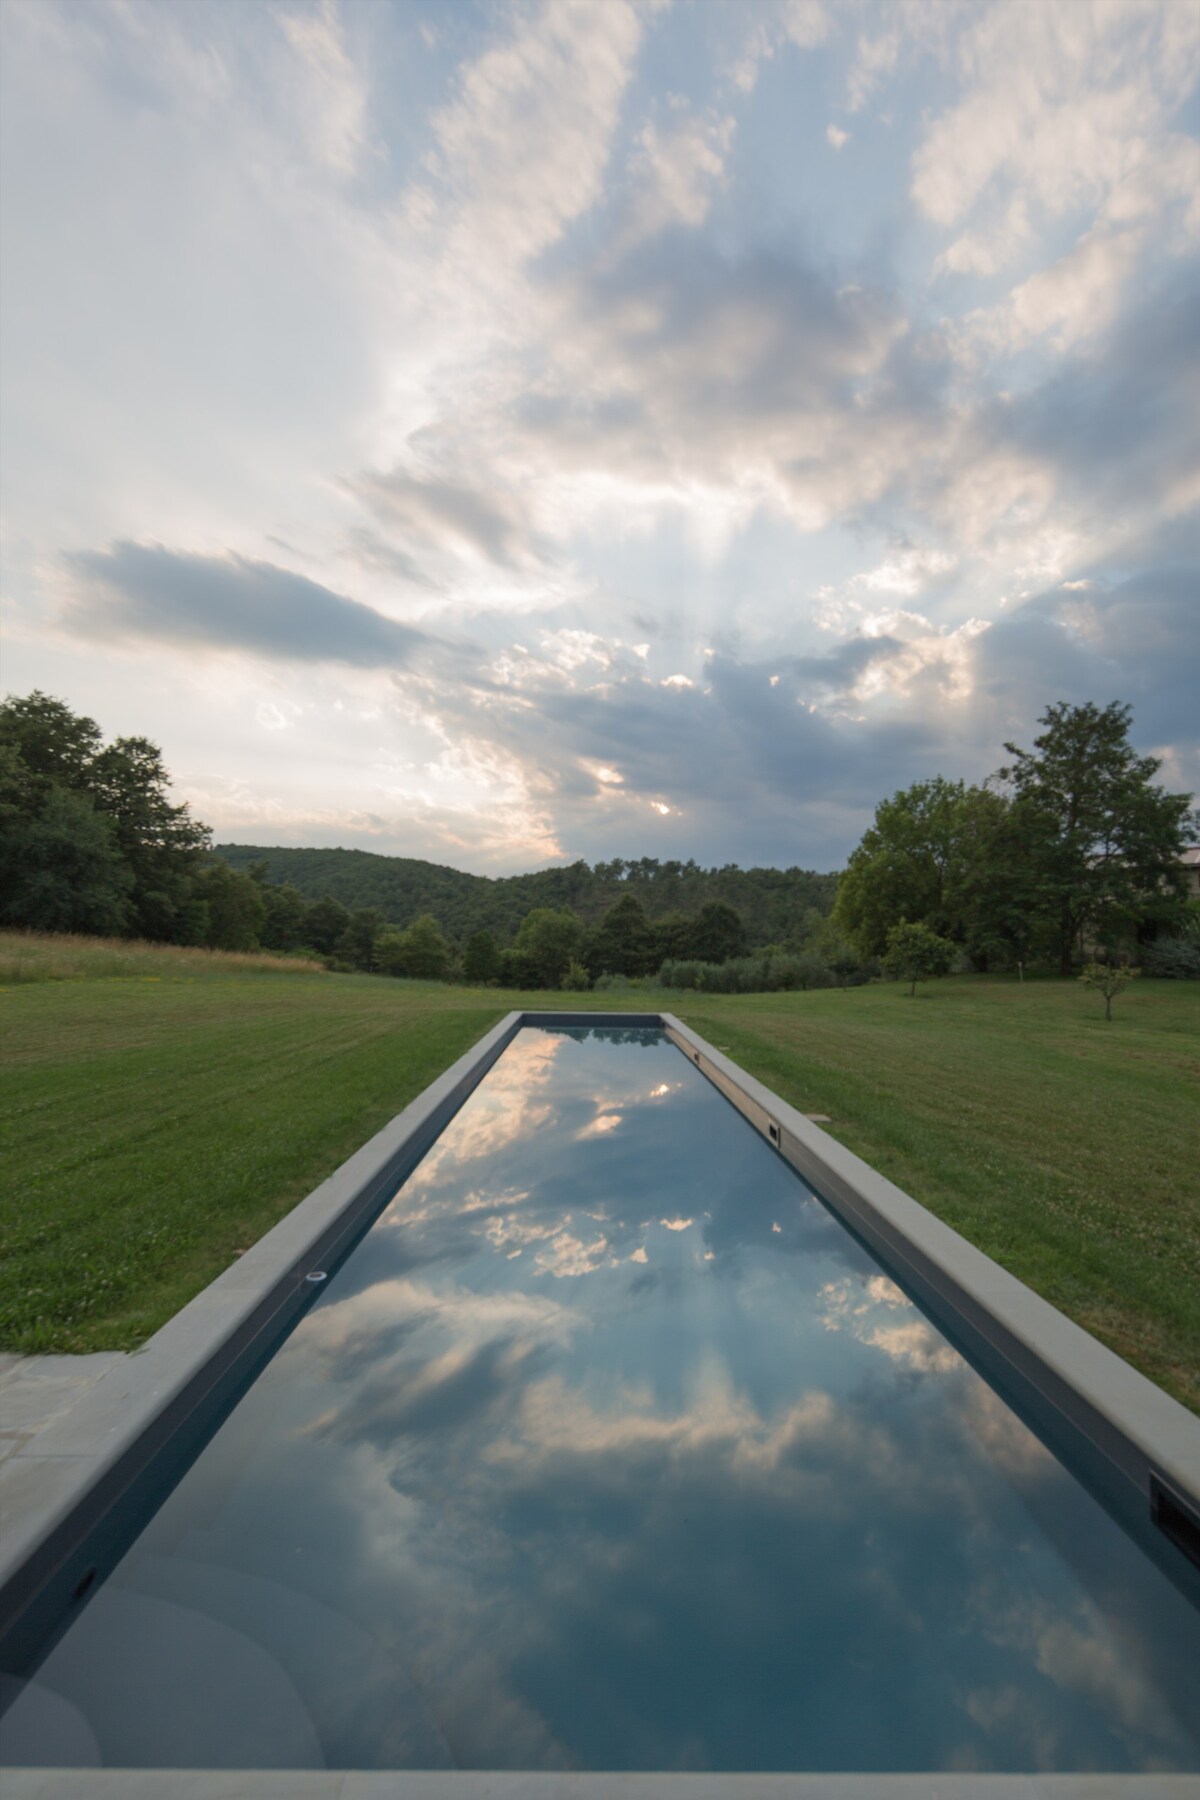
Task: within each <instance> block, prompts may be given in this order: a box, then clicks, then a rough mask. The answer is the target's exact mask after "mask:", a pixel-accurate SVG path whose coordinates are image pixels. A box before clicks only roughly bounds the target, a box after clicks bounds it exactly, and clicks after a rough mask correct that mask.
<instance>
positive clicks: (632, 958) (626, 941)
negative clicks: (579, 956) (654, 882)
mask: <svg viewBox="0 0 1200 1800" xmlns="http://www.w3.org/2000/svg"><path fill="white" fill-rule="evenodd" d="M657 948H658V946H657V944H656V941H655V936H654V932H653V931H652V930H651V927H650V922H649V920H648V919H647V917H646V913H645V908H644V907H643V906H642V903H641V901H640V900H639V899H638V897H637V895H636V894H622V896H621V898H620V899H619V900H618V901H617V902H616V903H615V905H613V906H610V907H609V909H608V911H607V912H606V913H605V915H604V917H603V918H602V919H601V921H600V926H599V929H598V930H597V931H595V932H594V933H593V934H592V937H591V939H590V941H589V943H588V947H587V962H588V968H589V969H590V971H591V973H592V974H593V975H647V974H649V973H650V971H651V970H652V969H654V968H656V967H657V966H658V959H657Z"/></svg>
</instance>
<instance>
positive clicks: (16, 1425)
mask: <svg viewBox="0 0 1200 1800" xmlns="http://www.w3.org/2000/svg"><path fill="white" fill-rule="evenodd" d="M124 1361H125V1352H124V1351H122V1350H102V1351H97V1352H96V1353H95V1354H94V1355H91V1356H10V1355H7V1354H5V1355H4V1356H3V1357H0V1462H3V1461H4V1459H5V1457H8V1456H11V1455H12V1454H13V1453H14V1452H15V1451H16V1450H19V1449H20V1448H21V1447H22V1445H26V1444H30V1443H33V1442H34V1441H35V1439H36V1438H37V1436H38V1434H39V1433H40V1432H42V1431H45V1430H46V1429H47V1428H48V1427H49V1426H51V1425H55V1424H57V1423H58V1421H59V1420H60V1419H63V1418H65V1417H66V1415H67V1414H68V1413H69V1412H70V1411H71V1410H72V1409H73V1408H74V1407H75V1406H77V1405H78V1404H79V1402H80V1401H81V1400H82V1399H83V1398H84V1397H85V1396H86V1395H87V1394H88V1393H89V1392H90V1391H91V1389H92V1388H94V1387H95V1385H96V1383H97V1382H98V1381H99V1380H101V1378H102V1377H103V1376H105V1375H107V1374H108V1373H109V1371H110V1370H111V1369H114V1368H116V1367H117V1365H118V1364H119V1363H122V1362H124Z"/></svg>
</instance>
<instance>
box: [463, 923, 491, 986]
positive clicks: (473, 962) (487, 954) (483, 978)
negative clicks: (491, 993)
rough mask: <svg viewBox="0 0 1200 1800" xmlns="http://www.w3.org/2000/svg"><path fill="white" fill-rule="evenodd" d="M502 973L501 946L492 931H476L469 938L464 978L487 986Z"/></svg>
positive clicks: (464, 959)
mask: <svg viewBox="0 0 1200 1800" xmlns="http://www.w3.org/2000/svg"><path fill="white" fill-rule="evenodd" d="M499 974H500V946H499V945H498V944H497V942H496V940H495V938H494V937H493V936H492V934H491V932H490V931H476V932H474V933H473V934H472V936H471V937H469V938H468V939H467V948H466V953H465V955H464V957H463V978H464V980H466V981H471V982H474V983H476V984H477V985H478V986H479V987H486V986H487V984H488V983H489V982H490V981H495V980H497V979H498V977H499Z"/></svg>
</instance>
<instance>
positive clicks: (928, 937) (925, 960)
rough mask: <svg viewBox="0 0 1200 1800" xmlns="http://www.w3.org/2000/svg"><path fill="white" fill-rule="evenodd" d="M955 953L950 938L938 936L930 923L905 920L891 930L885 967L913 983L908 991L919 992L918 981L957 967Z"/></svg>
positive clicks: (885, 954) (888, 936)
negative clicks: (930, 926) (912, 922)
mask: <svg viewBox="0 0 1200 1800" xmlns="http://www.w3.org/2000/svg"><path fill="white" fill-rule="evenodd" d="M956 954H957V951H956V949H955V946H954V945H953V944H952V943H951V942H950V940H949V938H944V937H939V936H938V934H937V932H936V931H930V929H929V927H928V925H921V924H919V923H914V924H910V923H909V922H908V921H907V920H903V921H902V922H901V923H900V924H899V925H893V926H892V929H891V930H890V931H889V932H888V935H887V949H886V951H885V953H884V958H883V966H884V968H885V969H887V970H888V972H889V973H890V974H892V975H895V976H898V977H899V978H900V979H901V980H903V981H909V982H911V983H912V986H911V987H910V988H909V990H908V991H909V994H910V995H912V994H915V993H916V991H917V983H918V981H928V980H930V979H931V977H933V976H937V975H948V974H949V973H950V971H951V969H952V968H953V967H954V958H955V956H956Z"/></svg>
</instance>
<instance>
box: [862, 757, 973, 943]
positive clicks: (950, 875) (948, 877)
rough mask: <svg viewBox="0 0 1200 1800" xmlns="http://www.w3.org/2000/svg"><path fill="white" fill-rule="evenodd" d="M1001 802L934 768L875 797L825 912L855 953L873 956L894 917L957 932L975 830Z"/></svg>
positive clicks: (961, 929) (961, 925)
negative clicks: (928, 775)
mask: <svg viewBox="0 0 1200 1800" xmlns="http://www.w3.org/2000/svg"><path fill="white" fill-rule="evenodd" d="M1003 806H1004V802H1003V801H1002V800H1001V799H1000V798H999V797H998V796H997V795H995V794H992V793H989V792H987V791H986V790H984V789H982V788H968V787H967V786H966V784H965V783H964V782H961V781H946V780H944V779H943V777H942V776H940V775H936V776H934V778H933V779H932V780H931V781H917V782H914V783H913V785H912V787H909V788H903V789H901V791H900V792H899V793H896V794H893V795H892V797H891V799H890V800H881V801H880V803H879V805H878V806H877V807H876V809H875V822H874V824H873V825H871V826H869V827H868V828H867V830H866V831H865V832H864V834H863V839H862V842H861V843H860V844H859V846H858V848H857V849H856V850H854V851H853V852H852V854H851V856H850V861H849V863H848V864H847V867H846V872H845V874H844V875H843V876H842V879H841V881H840V882H839V883H838V891H837V899H836V901H835V902H834V908H833V917H834V920H835V922H836V923H837V925H838V927H839V928H840V929H841V930H842V931H843V932H844V933H845V934H846V935H847V936H848V937H849V938H851V939H852V940H853V942H854V943H855V944H856V945H857V947H858V949H859V951H860V953H861V954H862V955H863V956H879V955H881V954H882V953H883V951H884V950H885V948H886V946H887V940H888V933H889V931H890V930H891V929H892V927H893V926H894V925H897V924H899V923H900V921H901V920H902V919H903V920H906V921H916V920H920V921H921V922H922V923H923V924H926V925H928V926H929V928H930V930H931V931H933V932H935V933H937V934H939V935H942V936H953V937H958V938H962V937H964V936H965V934H966V930H965V919H964V908H965V902H966V896H965V892H964V890H965V888H966V886H967V884H968V880H969V872H970V870H971V869H972V867H973V866H974V865H975V862H976V858H977V854H978V848H979V839H980V834H981V831H982V830H983V829H984V828H985V827H986V824H987V823H988V822H989V819H990V818H991V817H993V816H994V815H995V814H996V813H997V812H999V811H1002V810H1003Z"/></svg>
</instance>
